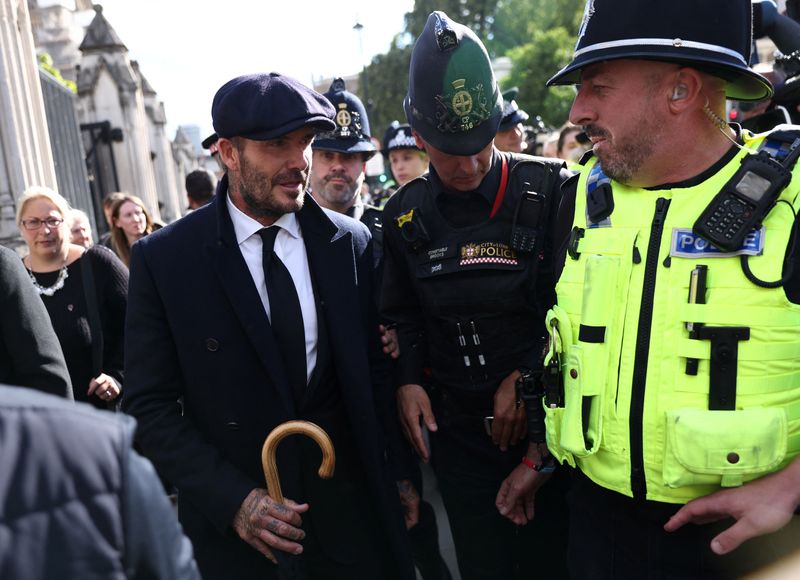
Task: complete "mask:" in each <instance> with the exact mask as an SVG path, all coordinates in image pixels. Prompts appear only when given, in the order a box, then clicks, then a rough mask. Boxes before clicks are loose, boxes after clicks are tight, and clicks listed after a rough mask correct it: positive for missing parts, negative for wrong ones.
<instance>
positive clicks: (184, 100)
mask: <svg viewBox="0 0 800 580" xmlns="http://www.w3.org/2000/svg"><path fill="white" fill-rule="evenodd" d="M99 3H101V4H102V6H103V14H104V15H105V17H106V18H107V19H108V21H109V22H110V23H111V26H112V27H113V28H114V30H116V31H117V34H118V35H119V37H120V39H121V40H122V42H123V43H124V44H125V46H127V47H128V52H129V56H130V58H131V59H132V60H137V61H139V64H140V68H141V71H142V74H143V75H144V76H145V78H147V80H148V81H149V82H150V84H151V85H152V87H153V88H154V89H155V91H156V92H157V93H158V98H159V99H160V100H161V101H163V102H164V106H165V108H166V114H167V132H168V136H169V137H170V138H174V136H175V130H176V129H177V127H178V125H198V126H200V129H201V134H202V137H206V136H208V135H210V134H211V132H212V131H213V128H212V125H211V112H210V111H211V101H212V99H213V98H214V93H216V91H217V89H218V88H219V87H220V86H222V85H223V84H224V83H225V82H227V81H229V80H230V79H232V78H234V77H236V76H239V75H242V74H248V73H254V72H271V71H275V72H280V73H282V74H286V75H289V76H293V77H295V78H296V79H298V80H300V81H301V82H303V83H305V84H306V85H309V86H310V85H311V84H312V82H314V81H317V80H319V79H320V78H327V77H333V76H348V75H352V74H355V73H357V72H359V71H360V70H361V68H362V67H363V66H364V65H365V64H367V63H369V61H370V59H371V57H372V56H373V55H376V54H382V53H385V52H388V50H389V46H390V45H391V42H392V39H393V38H394V36H395V35H396V34H398V33H401V32H402V31H403V24H404V21H403V16H404V15H405V13H406V12H410V11H411V10H412V9H413V6H414V0H391V1H390V2H384V1H375V0H344V1H342V2H325V1H322V0H277V1H276V0H267V1H263V0H213V1H212V0H160V1H157V0H100V2H99ZM356 22H359V23H361V25H362V26H363V28H362V30H361V33H360V35H359V33H358V32H356V30H354V29H353V26H354V25H355V24H356ZM359 36H360V41H359ZM362 55H363V56H362Z"/></svg>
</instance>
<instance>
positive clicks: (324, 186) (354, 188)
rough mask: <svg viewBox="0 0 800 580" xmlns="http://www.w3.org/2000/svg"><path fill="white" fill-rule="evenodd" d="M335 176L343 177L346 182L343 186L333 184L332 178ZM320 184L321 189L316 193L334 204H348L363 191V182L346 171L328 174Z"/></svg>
mask: <svg viewBox="0 0 800 580" xmlns="http://www.w3.org/2000/svg"><path fill="white" fill-rule="evenodd" d="M335 178H338V179H343V180H344V181H345V184H344V185H343V186H339V185H338V184H337V185H332V184H331V180H332V179H335ZM359 181H360V180H359ZM320 185H321V188H320V189H321V191H319V192H315V193H318V194H319V195H320V196H321V197H322V198H323V199H325V201H327V202H328V203H330V204H333V205H347V204H349V203H351V202H352V201H353V199H354V198H355V196H356V193H358V192H360V191H361V184H360V183H359V182H356V181H354V180H353V179H352V178H351V177H350V176H349V175H347V174H345V173H333V174H329V175H326V176H325V177H324V178H323V179H322V182H321V183H320Z"/></svg>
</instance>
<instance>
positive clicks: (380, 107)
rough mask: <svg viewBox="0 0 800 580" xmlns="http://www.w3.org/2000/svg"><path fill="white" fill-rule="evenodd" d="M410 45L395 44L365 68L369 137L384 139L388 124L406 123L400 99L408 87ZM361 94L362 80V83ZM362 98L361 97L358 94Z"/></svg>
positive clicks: (362, 79)
mask: <svg viewBox="0 0 800 580" xmlns="http://www.w3.org/2000/svg"><path fill="white" fill-rule="evenodd" d="M411 49H412V45H410V44H407V43H406V44H402V43H400V42H399V39H398V40H396V41H395V43H394V44H393V45H392V47H391V48H390V49H389V52H387V53H386V54H380V55H378V56H376V57H374V58H373V59H372V62H371V63H370V64H369V66H368V67H367V69H366V74H367V82H368V88H369V101H370V103H369V110H368V111H367V112H368V114H369V122H370V128H371V130H372V136H373V137H377V138H378V139H383V134H384V132H385V131H386V128H387V127H388V126H389V123H391V122H392V121H394V120H395V119H396V120H398V121H400V122H401V123H405V122H406V114H405V112H403V99H404V98H405V96H406V90H407V87H408V65H409V62H410V61H411ZM359 86H360V87H362V89H361V92H363V86H364V78H363V73H362V78H361V82H360V83H359ZM359 96H361V97H362V98H363V96H364V95H363V94H362V95H359Z"/></svg>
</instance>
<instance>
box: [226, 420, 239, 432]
mask: <svg viewBox="0 0 800 580" xmlns="http://www.w3.org/2000/svg"><path fill="white" fill-rule="evenodd" d="M225 428H226V429H228V430H229V431H238V430H239V423H237V422H236V421H230V422H228V423H225Z"/></svg>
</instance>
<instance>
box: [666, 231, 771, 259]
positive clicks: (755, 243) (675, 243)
mask: <svg viewBox="0 0 800 580" xmlns="http://www.w3.org/2000/svg"><path fill="white" fill-rule="evenodd" d="M765 236H766V228H763V227H762V228H761V229H760V230H754V231H752V232H750V233H749V234H747V235H746V236H745V238H744V241H743V242H742V246H741V247H740V248H739V249H738V250H736V251H735V252H723V251H722V250H720V249H719V248H716V247H714V246H712V245H711V244H710V243H709V242H708V241H707V240H705V239H703V238H701V237H700V236H698V235H697V234H695V233H694V232H693V231H692V230H690V229H684V228H673V229H672V243H671V244H670V249H669V255H670V256H676V257H679V258H728V257H731V256H742V255H744V256H760V255H761V254H763V253H764V238H765Z"/></svg>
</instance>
